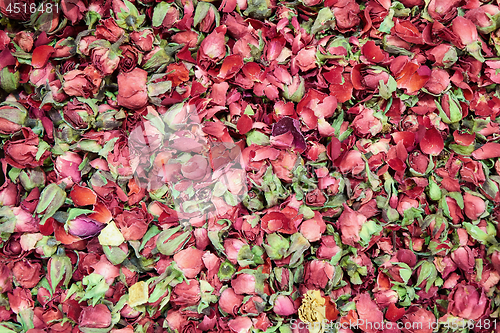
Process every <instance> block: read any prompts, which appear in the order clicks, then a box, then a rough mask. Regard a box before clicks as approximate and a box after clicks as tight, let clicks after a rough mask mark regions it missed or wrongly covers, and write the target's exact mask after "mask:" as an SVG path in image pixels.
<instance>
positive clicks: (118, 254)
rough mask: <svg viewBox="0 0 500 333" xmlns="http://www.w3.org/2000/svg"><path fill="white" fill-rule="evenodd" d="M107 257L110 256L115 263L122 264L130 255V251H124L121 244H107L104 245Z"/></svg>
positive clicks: (103, 248)
mask: <svg viewBox="0 0 500 333" xmlns="http://www.w3.org/2000/svg"><path fill="white" fill-rule="evenodd" d="M102 250H103V251H104V254H105V255H106V258H108V260H109V262H110V263H112V264H113V265H119V264H121V263H122V262H123V261H124V260H125V259H127V257H128V251H126V252H125V251H123V249H122V248H121V247H119V246H108V245H105V246H103V247H102Z"/></svg>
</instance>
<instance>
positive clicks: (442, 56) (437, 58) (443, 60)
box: [426, 44, 458, 68]
mask: <svg viewBox="0 0 500 333" xmlns="http://www.w3.org/2000/svg"><path fill="white" fill-rule="evenodd" d="M426 54H427V57H428V58H429V59H430V60H432V61H434V62H435V63H436V65H438V66H443V67H445V68H449V67H451V66H452V65H453V64H454V63H455V62H456V61H457V59H458V58H457V50H456V49H455V47H454V46H453V45H449V44H439V45H438V46H436V47H434V48H433V49H430V50H429V51H427V52H426Z"/></svg>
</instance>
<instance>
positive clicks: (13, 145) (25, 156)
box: [3, 127, 50, 169]
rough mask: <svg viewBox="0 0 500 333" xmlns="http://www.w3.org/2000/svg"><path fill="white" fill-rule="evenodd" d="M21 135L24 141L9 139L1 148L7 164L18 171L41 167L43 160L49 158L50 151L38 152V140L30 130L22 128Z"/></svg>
mask: <svg viewBox="0 0 500 333" xmlns="http://www.w3.org/2000/svg"><path fill="white" fill-rule="evenodd" d="M22 135H23V136H24V139H18V140H12V139H11V140H8V141H7V142H6V143H5V145H4V146H3V150H4V152H5V160H6V161H7V163H8V164H10V165H12V166H13V167H15V168H18V169H24V168H26V167H29V168H35V167H38V166H41V165H43V162H44V161H45V159H46V158H47V157H49V155H50V151H48V150H41V151H42V152H43V153H40V152H39V148H40V139H39V138H38V136H37V135H36V134H35V133H34V132H33V130H32V129H31V128H27V127H23V128H22Z"/></svg>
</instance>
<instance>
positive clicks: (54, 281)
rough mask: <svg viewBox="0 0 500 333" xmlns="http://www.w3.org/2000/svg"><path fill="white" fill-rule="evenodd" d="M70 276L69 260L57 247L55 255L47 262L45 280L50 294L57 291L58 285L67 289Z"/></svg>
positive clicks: (71, 274) (71, 267)
mask: <svg viewBox="0 0 500 333" xmlns="http://www.w3.org/2000/svg"><path fill="white" fill-rule="evenodd" d="M72 276H73V266H72V265H71V260H70V259H69V257H68V256H67V255H66V253H65V252H64V249H63V248H62V247H59V248H58V249H57V253H56V254H55V255H53V256H52V257H51V258H50V259H49V262H48V271H47V279H48V281H49V285H50V288H51V290H52V292H54V291H55V290H56V289H57V286H58V285H59V284H60V283H62V285H63V286H65V287H67V286H68V283H69V281H70V280H71V277H72Z"/></svg>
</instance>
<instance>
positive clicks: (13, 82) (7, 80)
mask: <svg viewBox="0 0 500 333" xmlns="http://www.w3.org/2000/svg"><path fill="white" fill-rule="evenodd" d="M19 75H20V74H19V71H15V72H14V73H11V71H10V69H9V67H8V66H6V67H4V68H3V69H2V71H0V86H1V87H2V89H3V90H5V91H6V92H8V93H11V92H13V91H15V90H16V89H17V88H19Z"/></svg>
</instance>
